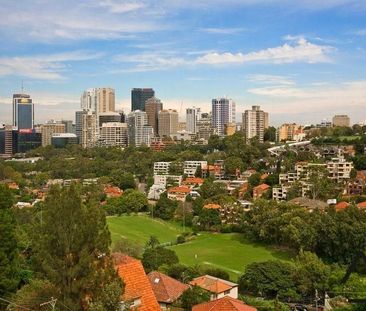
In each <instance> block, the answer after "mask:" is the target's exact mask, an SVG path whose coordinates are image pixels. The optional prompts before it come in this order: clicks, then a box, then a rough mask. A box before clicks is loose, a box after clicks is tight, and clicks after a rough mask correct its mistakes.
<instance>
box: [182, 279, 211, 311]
mask: <svg viewBox="0 0 366 311" xmlns="http://www.w3.org/2000/svg"><path fill="white" fill-rule="evenodd" d="M179 301H180V306H181V307H182V308H183V309H184V310H192V307H193V306H195V305H198V304H200V303H204V302H207V301H210V293H209V292H208V291H206V290H204V289H202V288H200V287H198V286H196V285H195V286H192V287H191V288H189V289H187V290H186V291H185V292H184V293H183V294H182V296H181V297H180V299H179Z"/></svg>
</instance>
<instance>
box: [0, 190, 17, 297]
mask: <svg viewBox="0 0 366 311" xmlns="http://www.w3.org/2000/svg"><path fill="white" fill-rule="evenodd" d="M12 205H13V195H12V193H11V191H10V190H9V188H8V187H7V186H5V185H0V296H4V295H7V294H9V293H11V292H14V291H15V290H16V288H17V286H18V283H19V276H18V245H17V239H16V231H15V230H16V223H15V219H14V215H13V211H12V209H11V208H12Z"/></svg>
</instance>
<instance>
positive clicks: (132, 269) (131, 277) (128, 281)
mask: <svg viewBox="0 0 366 311" xmlns="http://www.w3.org/2000/svg"><path fill="white" fill-rule="evenodd" d="M113 258H114V263H115V268H116V270H117V273H118V275H119V276H120V278H121V279H122V280H123V282H124V284H125V291H124V293H123V295H122V310H137V311H160V310H161V309H160V306H159V303H158V301H157V300H156V297H155V294H154V292H153V290H152V287H151V284H150V281H149V279H148V277H147V275H146V273H145V270H144V268H143V266H142V264H141V261H140V260H137V259H135V258H132V257H130V256H127V255H124V254H121V253H116V254H113Z"/></svg>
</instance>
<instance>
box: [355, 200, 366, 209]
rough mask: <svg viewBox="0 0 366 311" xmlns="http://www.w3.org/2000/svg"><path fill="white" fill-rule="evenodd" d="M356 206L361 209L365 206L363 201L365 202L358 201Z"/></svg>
mask: <svg viewBox="0 0 366 311" xmlns="http://www.w3.org/2000/svg"><path fill="white" fill-rule="evenodd" d="M357 207H358V208H362V209H363V208H366V201H365V202H361V203H358V204H357Z"/></svg>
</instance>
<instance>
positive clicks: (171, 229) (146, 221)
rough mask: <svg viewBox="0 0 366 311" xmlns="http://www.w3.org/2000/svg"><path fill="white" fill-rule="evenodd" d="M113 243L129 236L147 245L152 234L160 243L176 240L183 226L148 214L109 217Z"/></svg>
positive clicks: (130, 238) (132, 239)
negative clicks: (152, 217) (150, 216)
mask: <svg viewBox="0 0 366 311" xmlns="http://www.w3.org/2000/svg"><path fill="white" fill-rule="evenodd" d="M107 222H108V227H109V231H110V232H111V236H112V244H113V243H114V242H115V241H117V240H118V239H120V238H127V239H129V240H131V241H135V242H136V243H138V244H140V245H142V246H143V245H145V243H146V241H147V240H148V239H149V238H150V236H151V235H154V236H156V237H157V238H158V240H159V241H160V243H166V242H175V241H176V239H177V236H178V235H180V234H181V232H182V228H181V227H180V226H178V225H176V224H174V223H173V224H171V223H168V222H165V221H163V220H159V219H157V218H154V219H151V218H149V217H148V216H137V215H131V216H120V217H108V218H107Z"/></svg>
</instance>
